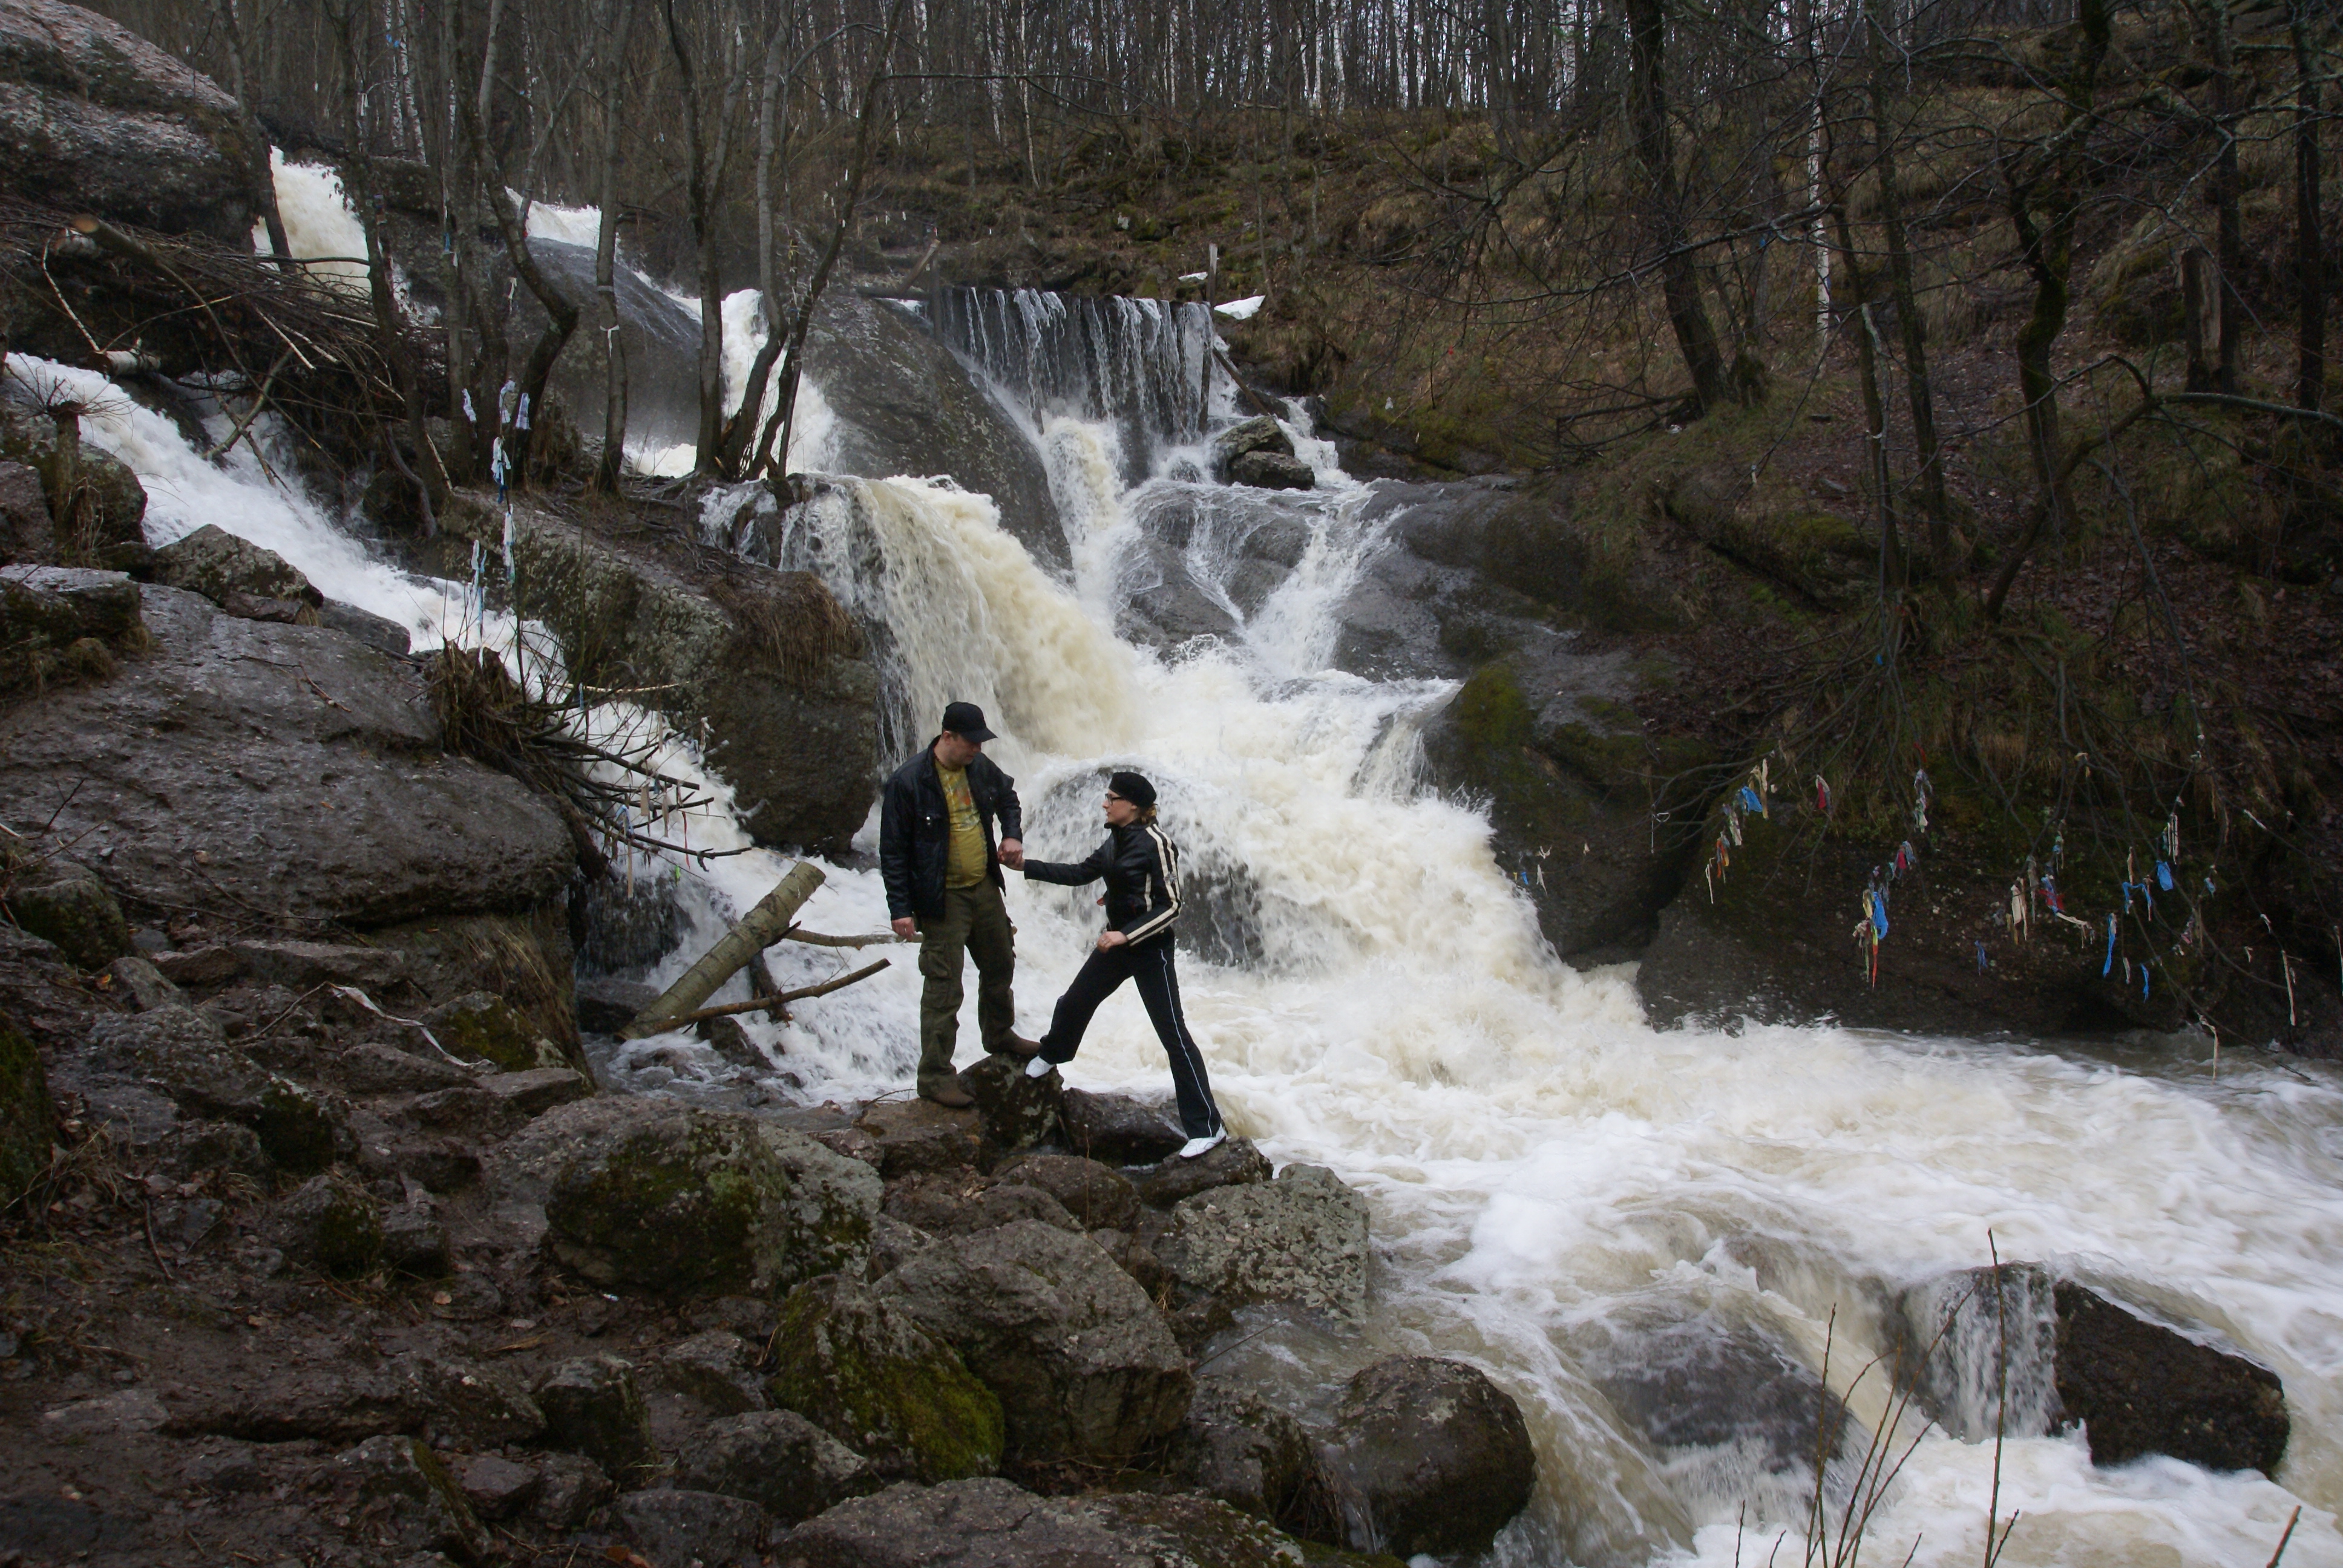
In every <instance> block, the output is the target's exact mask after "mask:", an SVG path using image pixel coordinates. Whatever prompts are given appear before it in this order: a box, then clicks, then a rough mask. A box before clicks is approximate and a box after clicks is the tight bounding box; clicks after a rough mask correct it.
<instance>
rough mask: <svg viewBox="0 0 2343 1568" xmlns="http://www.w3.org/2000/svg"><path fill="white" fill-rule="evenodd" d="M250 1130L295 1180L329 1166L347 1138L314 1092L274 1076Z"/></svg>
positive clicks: (269, 1082) (263, 1093)
mask: <svg viewBox="0 0 2343 1568" xmlns="http://www.w3.org/2000/svg"><path fill="white" fill-rule="evenodd" d="M252 1130H253V1131H254V1132H255V1133H256V1134H257V1135H258V1136H259V1139H260V1147H261V1148H262V1149H264V1150H265V1151H267V1154H268V1158H269V1159H271V1160H272V1161H276V1163H277V1168H278V1169H280V1170H282V1171H287V1172H288V1173H289V1174H292V1175H295V1176H307V1175H309V1174H311V1173H312V1172H315V1171H323V1170H325V1169H326V1167H327V1166H328V1165H331V1164H332V1163H333V1162H334V1160H335V1157H336V1156H337V1155H338V1154H339V1153H341V1152H342V1151H341V1148H340V1145H341V1142H342V1140H343V1139H344V1138H345V1137H346V1136H347V1134H345V1133H344V1131H342V1127H341V1123H340V1122H339V1121H338V1120H337V1118H336V1117H335V1115H334V1112H333V1110H332V1108H331V1107H329V1106H328V1105H327V1104H326V1102H325V1101H322V1100H320V1099H318V1097H317V1094H316V1092H315V1091H311V1090H310V1089H308V1088H307V1087H306V1086H304V1085H302V1084H298V1083H296V1082H294V1081H292V1080H291V1079H289V1078H278V1077H276V1076H273V1075H272V1076H271V1077H270V1079H269V1081H268V1083H267V1085H266V1087H265V1088H263V1089H262V1090H261V1091H260V1105H259V1111H258V1113H257V1114H256V1115H255V1116H254V1117H253V1120H252ZM377 1240H378V1238H377Z"/></svg>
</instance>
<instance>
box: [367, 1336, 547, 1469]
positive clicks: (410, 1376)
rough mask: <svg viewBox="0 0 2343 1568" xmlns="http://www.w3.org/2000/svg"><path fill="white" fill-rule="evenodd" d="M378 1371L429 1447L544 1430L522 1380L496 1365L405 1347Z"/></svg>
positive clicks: (499, 1443) (488, 1443) (493, 1441)
mask: <svg viewBox="0 0 2343 1568" xmlns="http://www.w3.org/2000/svg"><path fill="white" fill-rule="evenodd" d="M384 1372H385V1375H386V1376H387V1377H388V1378H390V1379H392V1380H393V1385H392V1386H393V1388H394V1389H395V1391H396V1397H397V1400H398V1401H399V1402H400V1403H401V1404H403V1405H404V1406H405V1407H406V1408H407V1409H410V1410H413V1411H415V1412H417V1417H418V1419H419V1422H420V1425H419V1426H418V1428H417V1430H418V1431H419V1432H421V1433H422V1435H423V1436H424V1438H425V1439H426V1441H427V1442H430V1443H431V1444H432V1445H433V1446H434V1447H437V1448H464V1449H488V1448H501V1447H503V1446H505V1445H506V1444H507V1443H518V1442H530V1441H531V1440H533V1439H535V1438H536V1437H537V1436H538V1434H539V1433H540V1432H544V1431H545V1427H546V1418H545V1412H543V1411H542V1410H541V1409H539V1408H538V1403H537V1402H536V1401H535V1400H534V1399H532V1398H531V1397H530V1396H529V1392H528V1385H527V1384H526V1383H525V1382H523V1381H522V1380H521V1379H520V1377H519V1376H518V1375H517V1374H516V1373H513V1372H508V1371H507V1370H505V1369H504V1368H502V1367H496V1366H484V1365H480V1364H478V1363H476V1362H466V1361H458V1360H456V1359H454V1358H452V1357H447V1356H439V1355H432V1354H427V1353H424V1352H408V1353H407V1354H406V1355H402V1356H398V1357H397V1358H395V1359H393V1360H392V1361H391V1362H389V1363H388V1364H387V1366H386V1367H385V1368H384Z"/></svg>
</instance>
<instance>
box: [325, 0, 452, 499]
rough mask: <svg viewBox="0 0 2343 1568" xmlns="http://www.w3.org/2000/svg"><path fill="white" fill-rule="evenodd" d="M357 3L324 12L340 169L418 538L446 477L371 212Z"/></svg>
mask: <svg viewBox="0 0 2343 1568" xmlns="http://www.w3.org/2000/svg"><path fill="white" fill-rule="evenodd" d="M360 6H361V0H347V4H346V5H345V6H344V8H343V9H341V10H340V12H339V13H338V14H337V15H336V14H333V13H329V15H332V18H333V20H334V21H335V22H336V23H337V24H338V25H337V27H336V29H335V31H336V33H337V41H338V44H339V47H340V54H341V63H342V77H343V82H344V85H345V88H346V90H345V91H344V93H343V95H342V134H343V136H344V137H346V138H347V144H348V147H349V155H348V158H347V162H346V163H345V165H344V172H345V175H346V177H347V179H348V181H349V186H350V189H349V197H350V206H351V208H352V209H353V210H354V211H355V212H356V213H357V218H358V227H359V229H360V231H361V232H362V233H364V235H365V236H366V247H367V295H368V298H369V300H370V302H371V303H372V305H373V307H374V320H375V331H376V332H377V335H378V336H379V337H381V339H382V356H383V359H384V361H385V362H386V363H387V364H388V365H389V367H390V376H391V384H392V386H393V387H395V388H396V389H397V393H398V398H399V402H400V404H401V405H402V406H403V407H404V408H405V411H406V414H407V439H408V440H409V441H410V442H412V443H413V444H414V447H415V456H416V471H415V472H414V473H412V474H410V475H409V476H408V477H409V478H411V479H412V480H413V481H414V484H415V492H416V494H415V498H416V505H417V508H418V510H419V511H420V512H421V514H422V518H423V537H424V538H430V537H431V536H432V535H433V534H436V533H437V532H438V512H439V508H442V507H444V506H445V505H446V504H447V475H446V474H445V473H443V472H442V471H441V470H440V467H439V457H438V454H437V452H435V451H434V450H433V449H432V447H431V434H430V431H429V429H428V428H427V427H426V424H425V421H424V414H423V392H422V389H421V387H420V386H419V385H418V384H417V379H416V375H415V364H414V361H413V360H412V359H410V358H409V357H408V356H407V331H406V322H405V321H404V320H403V319H402V317H401V314H400V311H399V308H398V297H397V296H396V295H394V294H393V293H392V292H391V288H390V257H389V256H388V255H387V254H386V252H385V251H384V248H383V244H382V236H381V230H380V227H379V226H378V224H377V216H376V213H375V206H374V159H373V157H372V156H371V155H370V154H368V153H367V144H366V135H365V131H364V129H363V127H362V126H360V125H359V123H358V93H357V84H358V83H359V81H360V80H362V77H361V76H360V75H359V70H358V38H359V36H360V35H361V32H362V30H363V29H364V28H365V26H366V25H367V17H366V14H365V12H364V11H363V10H362V9H361V8H360ZM383 445H384V447H386V448H387V451H388V453H389V456H390V457H391V460H392V462H394V463H398V462H399V461H400V459H399V456H398V447H397V441H396V440H394V439H393V438H391V437H390V436H389V434H388V432H385V434H384V441H383Z"/></svg>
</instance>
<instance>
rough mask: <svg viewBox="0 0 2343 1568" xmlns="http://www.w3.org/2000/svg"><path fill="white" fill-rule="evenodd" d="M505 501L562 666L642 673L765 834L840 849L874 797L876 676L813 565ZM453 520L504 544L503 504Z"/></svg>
mask: <svg viewBox="0 0 2343 1568" xmlns="http://www.w3.org/2000/svg"><path fill="white" fill-rule="evenodd" d="M512 516H513V545H512V551H513V561H514V565H515V568H516V573H515V578H514V581H515V597H516V598H517V599H518V608H520V609H521V611H522V613H524V614H527V615H529V616H533V617H536V618H538V619H541V620H543V621H544V622H545V624H546V625H547V626H548V628H551V629H552V631H553V634H554V636H555V637H556V638H558V640H559V642H560V645H561V651H562V655H563V657H564V658H566V659H568V664H569V669H570V673H571V674H572V675H574V676H575V677H576V678H578V679H579V680H582V681H586V682H588V683H590V684H593V685H598V686H605V687H620V688H628V689H636V690H638V691H639V693H640V696H639V700H641V701H642V702H643V703H644V704H645V705H646V706H648V707H650V708H654V709H658V710H659V712H661V713H664V714H665V715H667V717H668V718H669V719H670V720H671V721H673V722H674V724H675V726H676V728H677V729H680V730H683V731H685V732H687V733H689V734H692V735H694V736H701V735H704V736H705V743H704V744H705V752H706V758H707V761H708V764H709V768H710V769H711V770H713V771H714V772H716V773H718V774H720V775H721V776H722V777H723V779H724V780H725V782H726V783H728V784H729V785H731V787H732V790H733V794H734V796H735V798H736V799H737V800H738V801H739V806H740V810H741V815H742V817H743V818H744V819H745V821H746V823H747V826H748V828H749V832H750V834H751V835H753V836H754V837H755V839H757V841H758V842H759V843H760V844H767V845H788V846H794V847H806V848H814V849H840V850H842V849H844V848H845V847H846V844H847V842H848V840H849V839H851V838H852V837H853V836H854V833H855V831H856V830H857V829H860V827H861V826H862V819H863V818H864V816H865V815H866V814H868V812H869V811H870V799H871V794H872V789H873V784H874V774H875V771H876V768H877V759H878V750H879V731H878V709H877V704H878V695H879V680H878V676H877V673H876V672H875V670H874V669H873V668H872V666H871V663H870V657H869V653H868V650H867V649H866V648H865V647H864V645H863V641H862V636H861V633H860V631H859V630H858V629H857V628H856V627H855V625H854V623H853V621H852V620H851V619H850V618H848V616H847V615H846V613H845V611H844V610H842V609H841V608H840V607H839V604H838V601H837V600H836V599H835V598H832V597H831V596H830V590H829V589H828V588H825V587H823V586H822V583H821V580H820V578H816V577H814V576H813V575H812V574H811V573H809V572H777V571H773V570H770V569H769V568H764V567H759V566H756V565H753V564H750V563H749V562H746V561H741V560H737V559H733V558H719V559H721V560H722V561H723V565H722V567H721V568H717V567H714V566H712V565H710V564H709V561H708V560H707V559H706V558H704V557H703V556H702V555H700V554H699V553H697V552H693V551H690V550H689V549H669V550H662V549H660V548H657V547H656V545H655V544H652V543H646V542H645V541H643V540H642V539H640V538H620V537H617V536H615V535H604V534H598V533H595V532H592V531H589V530H583V529H580V528H579V527H578V523H577V522H576V521H575V520H574V519H572V518H556V517H553V516H551V515H549V514H547V513H543V512H539V511H538V510H537V509H536V508H533V507H531V506H529V505H527V504H519V505H516V506H515V507H514V508H513V514H512ZM447 522H448V532H447V539H448V540H449V541H451V542H452V543H455V544H458V545H464V543H465V541H466V539H467V538H477V539H478V540H480V541H482V542H484V543H486V544H487V545H488V547H489V548H501V541H502V538H503V529H504V518H503V515H502V514H501V513H490V512H488V510H487V509H486V508H473V507H454V508H449V515H448V518H447ZM465 548H468V545H466V546H465Z"/></svg>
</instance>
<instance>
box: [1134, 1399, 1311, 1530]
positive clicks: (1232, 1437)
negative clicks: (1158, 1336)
mask: <svg viewBox="0 0 2343 1568" xmlns="http://www.w3.org/2000/svg"><path fill="white" fill-rule="evenodd" d="M1165 1469H1166V1470H1167V1471H1168V1472H1169V1473H1171V1474H1172V1475H1173V1476H1175V1477H1177V1478H1178V1479H1179V1482H1180V1483H1181V1484H1182V1485H1184V1486H1188V1487H1191V1488H1193V1489H1194V1490H1195V1491H1197V1492H1201V1493H1203V1494H1204V1495H1205V1496H1207V1497H1217V1498H1219V1499H1220V1500H1221V1501H1222V1503H1227V1504H1228V1505H1229V1506H1230V1507H1232V1508H1234V1509H1236V1510H1237V1511H1238V1512H1240V1513H1250V1514H1252V1516H1253V1517H1254V1518H1256V1519H1266V1520H1269V1521H1270V1522H1271V1523H1275V1524H1279V1525H1282V1526H1284V1527H1285V1528H1288V1529H1294V1530H1302V1529H1304V1528H1306V1527H1308V1526H1312V1525H1314V1526H1317V1527H1319V1528H1323V1527H1325V1526H1326V1525H1327V1524H1329V1523H1332V1513H1331V1512H1330V1507H1331V1504H1330V1500H1329V1498H1328V1495H1327V1493H1326V1489H1325V1483H1324V1482H1323V1480H1322V1479H1321V1477H1320V1476H1319V1473H1318V1458H1317V1454H1316V1452H1315V1451H1314V1450H1313V1448H1312V1444H1311V1441H1310V1433H1309V1432H1308V1431H1307V1430H1306V1429H1305V1428H1304V1427H1303V1426H1302V1423H1301V1422H1299V1421H1296V1420H1295V1419H1294V1418H1293V1417H1292V1416H1291V1415H1288V1414H1286V1413H1285V1412H1283V1411H1282V1410H1278V1409H1276V1408H1274V1407H1273V1406H1271V1405H1268V1404H1265V1403H1263V1402H1262V1401H1261V1400H1260V1399H1259V1398H1257V1397H1256V1396H1254V1395H1253V1394H1252V1393H1250V1392H1246V1391H1245V1390H1243V1389H1240V1388H1234V1387H1232V1386H1230V1385H1229V1384H1227V1383H1225V1382H1217V1381H1214V1380H1211V1379H1207V1380H1205V1381H1203V1382H1199V1383H1198V1384H1197V1387H1196V1397H1195V1400H1194V1401H1193V1402H1192V1403H1191V1404H1190V1405H1189V1406H1188V1415H1187V1419H1186V1420H1185V1421H1183V1422H1181V1423H1180V1430H1179V1432H1177V1433H1176V1434H1174V1436H1173V1437H1172V1443H1171V1449H1170V1453H1169V1456H1168V1457H1167V1459H1166V1460H1165Z"/></svg>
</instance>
